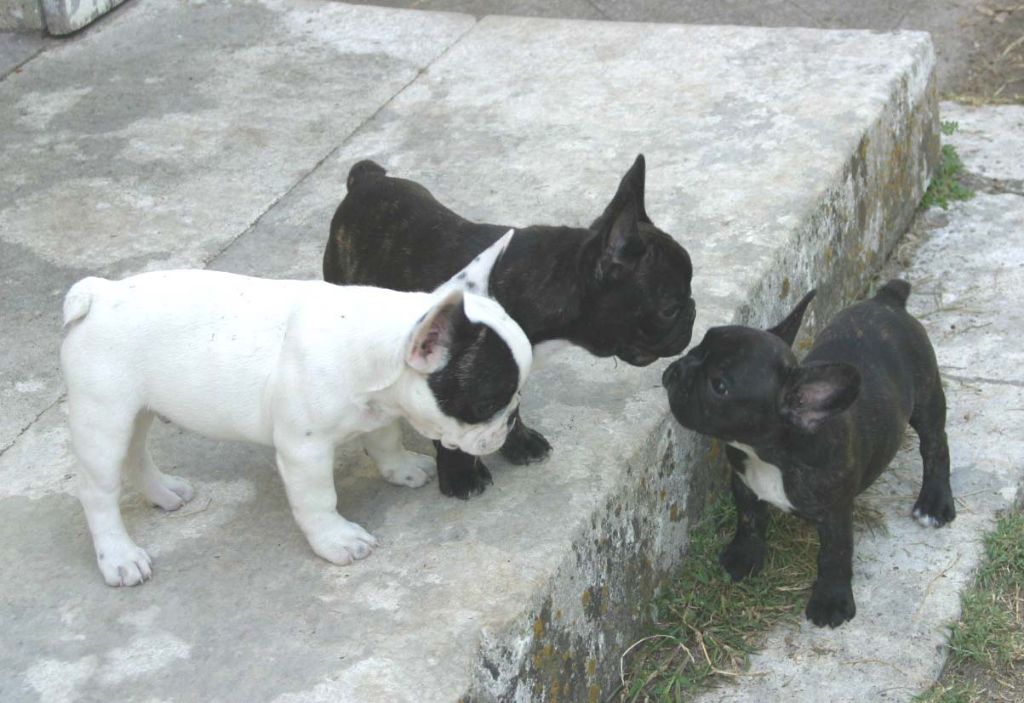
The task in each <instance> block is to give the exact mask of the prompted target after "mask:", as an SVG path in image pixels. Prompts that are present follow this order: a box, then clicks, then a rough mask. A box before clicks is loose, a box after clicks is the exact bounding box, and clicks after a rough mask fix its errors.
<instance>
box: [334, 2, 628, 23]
mask: <svg viewBox="0 0 1024 703" xmlns="http://www.w3.org/2000/svg"><path fill="white" fill-rule="evenodd" d="M351 4H354V5H380V6H382V7H401V8H406V9H410V10H435V11H437V10H441V11H444V12H465V13H467V14H470V15H475V16H477V17H483V16H485V15H523V16H526V17H561V18H565V19H577V20H602V19H608V17H606V16H605V14H604V13H603V12H601V11H600V10H599V9H598V8H597V7H595V6H594V4H593V3H592V2H590V0H357V2H354V3H351Z"/></svg>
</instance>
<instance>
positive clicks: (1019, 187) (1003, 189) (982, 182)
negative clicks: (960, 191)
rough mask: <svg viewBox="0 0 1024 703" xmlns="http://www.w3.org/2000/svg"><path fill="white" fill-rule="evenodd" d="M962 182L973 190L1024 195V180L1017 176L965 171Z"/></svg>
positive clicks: (994, 193)
mask: <svg viewBox="0 0 1024 703" xmlns="http://www.w3.org/2000/svg"><path fill="white" fill-rule="evenodd" d="M960 182H961V183H963V184H964V185H965V186H967V187H968V188H970V189H971V190H973V191H976V192H978V191H980V192H982V193H988V194H989V195H1004V194H1005V195H1024V180H1020V179H1016V178H992V177H991V176H983V175H981V174H980V173H974V172H972V171H964V173H963V176H962V177H961V179H960Z"/></svg>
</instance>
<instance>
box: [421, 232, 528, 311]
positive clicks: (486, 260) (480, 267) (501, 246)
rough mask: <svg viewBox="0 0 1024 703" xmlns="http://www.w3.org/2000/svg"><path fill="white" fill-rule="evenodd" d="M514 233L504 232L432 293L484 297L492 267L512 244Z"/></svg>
mask: <svg viewBox="0 0 1024 703" xmlns="http://www.w3.org/2000/svg"><path fill="white" fill-rule="evenodd" d="M515 232H516V231H515V230H514V229H510V230H509V231H508V232H505V234H503V235H502V236H501V239H498V240H497V241H495V242H494V243H493V244H491V246H489V247H487V248H486V249H484V250H483V251H482V252H480V253H479V254H477V255H476V257H474V258H473V260H472V261H470V262H469V263H468V264H467V265H466V266H465V268H463V269H462V270H461V271H459V272H458V273H457V274H455V275H454V276H452V277H451V278H449V279H448V280H447V281H445V282H444V283H442V284H441V285H440V286H438V287H437V288H435V289H434V292H435V293H449V292H451V291H453V290H463V291H467V292H469V293H474V294H476V295H480V296H486V295H487V294H488V288H489V287H490V280H491V271H492V270H494V265H495V264H496V263H497V262H498V259H500V258H501V255H502V254H504V253H505V250H506V249H508V245H509V244H511V243H512V236H513V235H514V234H515Z"/></svg>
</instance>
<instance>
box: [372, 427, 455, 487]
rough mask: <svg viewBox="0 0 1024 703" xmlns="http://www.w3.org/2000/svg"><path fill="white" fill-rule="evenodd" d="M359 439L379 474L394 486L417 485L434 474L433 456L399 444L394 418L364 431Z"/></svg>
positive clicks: (399, 436) (399, 433) (400, 430)
mask: <svg viewBox="0 0 1024 703" xmlns="http://www.w3.org/2000/svg"><path fill="white" fill-rule="evenodd" d="M362 441H363V449H364V450H365V451H366V453H367V454H369V455H370V458H371V459H373V463H374V464H376V465H377V470H378V471H380V475H381V476H383V477H384V479H385V480H386V481H388V482H389V483H393V484H395V485H396V486H410V487H412V488H419V487H420V486H422V485H423V484H424V483H426V482H427V481H429V480H430V479H432V478H433V477H434V474H436V473H437V468H436V466H435V464H434V460H433V458H431V457H429V456H426V455H424V454H418V453H416V452H410V451H409V450H408V449H406V448H405V447H403V446H402V428H401V426H400V425H399V424H398V421H397V420H396V421H395V422H392V423H389V424H387V425H384V427H381V428H379V429H376V430H373V431H372V432H367V433H366V434H364V435H363V437H362Z"/></svg>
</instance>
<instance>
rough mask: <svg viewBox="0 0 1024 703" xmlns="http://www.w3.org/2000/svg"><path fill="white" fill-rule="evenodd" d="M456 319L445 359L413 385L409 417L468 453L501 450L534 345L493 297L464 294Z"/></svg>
mask: <svg viewBox="0 0 1024 703" xmlns="http://www.w3.org/2000/svg"><path fill="white" fill-rule="evenodd" d="M466 300H467V306H466V309H465V314H459V315H457V316H456V319H455V320H454V325H453V328H452V332H451V340H450V346H449V347H448V358H447V362H446V363H445V365H444V366H443V367H441V368H440V369H438V370H437V371H434V372H433V373H430V374H429V375H426V376H420V377H419V379H418V383H417V387H416V389H415V398H416V403H415V408H414V412H412V413H410V416H409V421H410V423H411V424H412V425H413V427H415V428H416V430H417V431H418V432H420V433H421V434H423V435H425V436H427V437H429V438H430V439H435V440H440V441H441V443H442V444H443V445H444V446H445V447H447V448H449V449H460V450H462V451H464V452H466V453H467V454H474V455H483V454H491V453H493V452H496V451H497V450H498V449H500V448H501V446H502V444H504V443H505V438H506V436H507V435H508V432H509V430H510V429H511V428H512V425H513V423H514V421H515V411H516V409H517V408H518V407H519V397H520V389H521V388H522V385H523V382H524V381H525V380H526V376H527V375H528V374H529V371H530V365H531V363H532V358H533V357H532V349H531V346H530V342H529V340H528V339H527V338H526V335H525V334H523V332H522V330H521V329H520V328H519V326H518V325H516V324H515V323H514V322H513V321H512V320H511V318H509V317H508V315H507V314H505V311H504V310H503V309H502V308H501V307H500V306H499V305H498V304H497V303H495V302H494V301H493V300H490V299H486V298H479V297H477V296H468V297H467V299H466Z"/></svg>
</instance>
